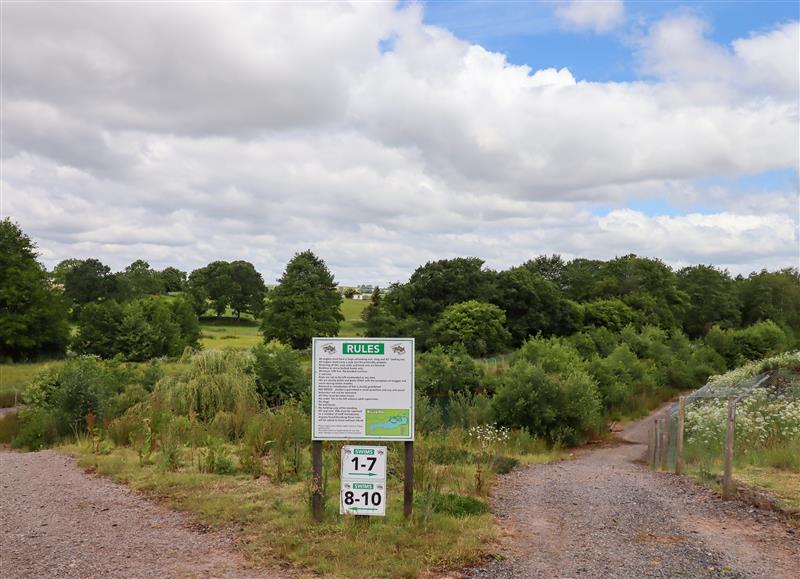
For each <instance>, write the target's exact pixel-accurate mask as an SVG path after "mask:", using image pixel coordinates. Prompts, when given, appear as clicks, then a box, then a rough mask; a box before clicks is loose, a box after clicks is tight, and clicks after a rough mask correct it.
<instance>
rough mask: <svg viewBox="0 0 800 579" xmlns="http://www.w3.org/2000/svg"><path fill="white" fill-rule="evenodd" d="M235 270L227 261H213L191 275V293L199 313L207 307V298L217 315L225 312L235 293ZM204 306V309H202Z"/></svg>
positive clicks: (189, 284)
mask: <svg viewBox="0 0 800 579" xmlns="http://www.w3.org/2000/svg"><path fill="white" fill-rule="evenodd" d="M233 284H234V281H233V270H232V268H231V264H230V263H228V262H227V261H212V262H211V263H209V264H208V265H207V266H205V267H201V268H200V269H196V270H194V271H193V272H192V273H191V274H190V275H189V283H188V286H189V293H190V294H191V296H192V302H193V305H194V306H195V309H196V311H197V312H198V315H202V314H203V313H204V312H205V311H206V309H207V307H208V306H207V300H210V301H211V307H212V308H213V309H214V312H215V313H216V314H217V317H219V316H221V315H222V314H224V313H225V310H226V309H227V308H228V306H229V305H230V303H231V298H232V294H233ZM201 308H202V309H201Z"/></svg>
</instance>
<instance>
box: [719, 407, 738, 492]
mask: <svg viewBox="0 0 800 579" xmlns="http://www.w3.org/2000/svg"><path fill="white" fill-rule="evenodd" d="M727 426H728V427H727V430H726V431H725V471H724V472H723V474H722V498H723V499H728V498H730V496H731V475H732V474H733V440H734V438H735V435H736V399H735V398H734V397H733V396H731V397H730V398H728V425H727Z"/></svg>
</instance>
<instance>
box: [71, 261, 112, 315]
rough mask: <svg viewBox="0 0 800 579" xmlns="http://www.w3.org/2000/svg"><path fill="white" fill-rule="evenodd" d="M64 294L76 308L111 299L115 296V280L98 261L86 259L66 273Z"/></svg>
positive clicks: (106, 267)
mask: <svg viewBox="0 0 800 579" xmlns="http://www.w3.org/2000/svg"><path fill="white" fill-rule="evenodd" d="M64 294H65V295H66V296H67V297H68V298H69V299H70V300H72V302H73V303H75V304H76V305H77V306H82V305H83V304H88V303H89V302H94V301H97V300H104V299H111V298H113V297H116V294H117V278H116V276H114V274H113V273H112V272H111V268H110V267H108V266H107V265H104V264H103V263H101V262H100V261H99V260H97V259H93V258H92V259H86V260H83V261H81V262H80V263H78V264H76V265H74V266H73V267H72V268H71V269H69V271H67V273H66V275H65V277H64ZM78 309H80V308H78Z"/></svg>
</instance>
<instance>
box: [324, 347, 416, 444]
mask: <svg viewBox="0 0 800 579" xmlns="http://www.w3.org/2000/svg"><path fill="white" fill-rule="evenodd" d="M311 347H312V353H313V365H312V373H313V377H312V383H313V387H312V398H311V406H312V408H311V437H312V439H313V440H414V340H413V338H314V340H313V343H312V346H311Z"/></svg>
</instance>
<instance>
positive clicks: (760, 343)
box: [733, 320, 788, 360]
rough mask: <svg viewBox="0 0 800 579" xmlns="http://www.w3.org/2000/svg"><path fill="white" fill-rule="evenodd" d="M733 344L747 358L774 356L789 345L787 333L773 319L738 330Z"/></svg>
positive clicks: (755, 358) (756, 358)
mask: <svg viewBox="0 0 800 579" xmlns="http://www.w3.org/2000/svg"><path fill="white" fill-rule="evenodd" d="M733 344H734V347H735V348H736V351H737V353H738V354H739V355H740V356H741V357H742V358H744V359H745V360H758V359H761V358H766V357H768V356H774V355H775V354H778V353H780V352H782V351H784V350H785V349H786V347H787V346H788V343H787V337H786V333H785V332H784V331H783V330H782V329H781V327H780V326H778V324H776V323H775V322H773V321H772V320H765V321H763V322H758V323H757V324H754V325H752V326H749V327H747V328H744V329H741V330H737V331H736V332H735V333H734V335H733Z"/></svg>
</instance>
